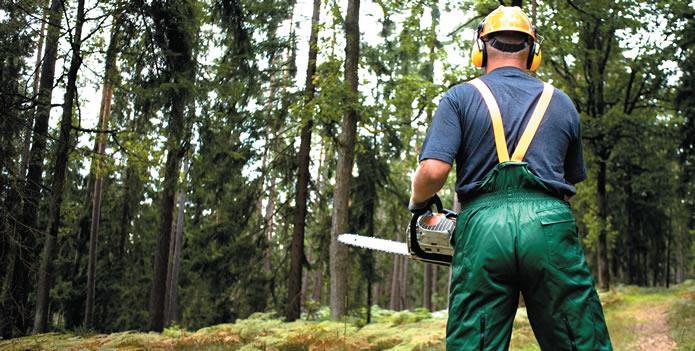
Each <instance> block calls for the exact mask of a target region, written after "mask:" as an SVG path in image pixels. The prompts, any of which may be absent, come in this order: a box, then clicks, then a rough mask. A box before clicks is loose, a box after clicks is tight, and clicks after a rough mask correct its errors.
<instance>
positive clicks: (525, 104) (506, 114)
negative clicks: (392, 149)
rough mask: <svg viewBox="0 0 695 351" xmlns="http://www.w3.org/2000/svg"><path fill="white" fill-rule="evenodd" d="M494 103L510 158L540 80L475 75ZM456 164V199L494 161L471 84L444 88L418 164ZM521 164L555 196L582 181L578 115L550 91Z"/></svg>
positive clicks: (482, 108)
mask: <svg viewBox="0 0 695 351" xmlns="http://www.w3.org/2000/svg"><path fill="white" fill-rule="evenodd" d="M480 79H482V80H483V82H485V84H486V85H487V86H488V87H489V88H490V90H491V91H492V94H493V95H494V96H495V100H497V104H498V105H499V108H500V112H501V114H502V121H503V124H504V132H505V135H506V138H507V149H508V150H509V154H510V155H511V154H512V153H513V152H514V148H515V147H516V144H517V143H518V142H519V139H520V138H521V135H522V133H523V132H524V130H525V129H526V124H527V123H528V120H529V119H530V118H531V114H532V113H533V109H534V108H535V106H536V103H537V101H538V99H539V98H540V95H541V93H542V91H543V82H541V81H540V80H538V79H536V78H534V77H532V76H530V75H528V74H526V73H525V72H524V71H522V70H520V69H518V68H514V67H501V68H497V69H495V70H493V71H492V72H490V73H488V74H486V75H484V76H482V77H480ZM424 159H436V160H440V161H443V162H446V163H449V164H453V162H454V160H455V161H456V192H457V193H458V195H459V199H462V200H463V199H466V198H469V197H471V196H474V195H475V190H476V188H477V187H478V185H480V183H481V182H482V180H483V178H484V177H485V175H487V174H488V172H490V170H492V168H494V167H495V165H497V164H498V163H499V161H498V158H497V151H496V149H495V139H494V135H493V131H492V123H491V121H490V115H489V112H488V109H487V105H485V102H484V101H483V97H482V96H481V95H480V93H479V92H478V90H477V89H476V88H475V87H474V86H473V85H471V84H468V83H462V84H459V85H456V86H454V87H453V88H451V89H449V91H448V92H447V93H446V94H445V95H444V96H443V97H442V99H441V101H440V102H439V107H438V108H437V112H436V114H435V115H434V119H433V120H432V125H431V126H430V128H429V130H428V132H427V137H426V138H425V142H424V144H423V145H422V149H421V151H420V158H419V160H420V161H422V160H424ZM524 161H525V162H528V167H529V169H530V170H531V172H532V173H533V174H535V175H536V176H537V177H539V178H540V179H541V180H542V181H543V183H545V184H546V185H547V186H548V187H549V188H550V189H551V190H552V191H553V192H554V193H555V195H557V196H560V197H562V196H564V195H574V194H575V193H576V192H577V190H576V188H575V187H574V184H576V183H579V182H581V181H582V180H584V179H586V169H585V168H584V159H583V156H582V143H581V133H580V127H579V114H578V113H577V110H576V108H575V107H574V104H573V103H572V100H570V98H569V97H568V96H567V95H566V94H565V93H563V92H562V91H560V90H559V89H555V91H554V93H553V97H552V99H551V100H550V105H549V106H548V110H547V111H546V113H545V116H544V118H543V120H542V121H541V124H540V127H539V128H538V130H537V132H536V135H535V137H534V138H533V141H532V142H531V145H530V146H529V148H528V151H527V152H526V156H525V157H524Z"/></svg>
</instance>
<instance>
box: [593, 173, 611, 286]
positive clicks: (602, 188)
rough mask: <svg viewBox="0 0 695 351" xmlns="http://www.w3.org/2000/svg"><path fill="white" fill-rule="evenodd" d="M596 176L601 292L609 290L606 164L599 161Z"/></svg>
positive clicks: (599, 281)
mask: <svg viewBox="0 0 695 351" xmlns="http://www.w3.org/2000/svg"><path fill="white" fill-rule="evenodd" d="M598 167H599V168H598V176H597V179H596V201H597V203H598V213H599V219H600V220H601V226H600V229H599V235H598V247H597V251H598V252H597V254H598V283H599V287H600V288H601V289H602V290H608V289H609V288H610V273H609V270H610V266H609V260H608V240H607V238H606V225H607V223H608V218H607V217H608V211H607V204H606V172H607V171H606V162H605V161H604V160H599V162H598Z"/></svg>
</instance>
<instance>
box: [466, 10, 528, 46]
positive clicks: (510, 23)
mask: <svg viewBox="0 0 695 351" xmlns="http://www.w3.org/2000/svg"><path fill="white" fill-rule="evenodd" d="M502 31H513V32H521V33H525V34H527V35H529V36H530V37H531V38H533V40H536V31H535V29H534V28H533V24H531V20H530V19H529V18H528V16H526V14H525V13H524V11H521V9H520V8H519V7H517V6H500V7H498V8H496V9H495V10H494V11H492V12H490V14H489V15H487V17H486V18H485V20H484V21H483V26H482V28H481V29H480V37H481V38H484V37H485V36H487V35H488V34H491V33H495V32H502Z"/></svg>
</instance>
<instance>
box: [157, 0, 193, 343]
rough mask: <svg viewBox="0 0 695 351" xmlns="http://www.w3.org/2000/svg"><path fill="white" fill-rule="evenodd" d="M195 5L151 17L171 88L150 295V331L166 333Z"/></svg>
mask: <svg viewBox="0 0 695 351" xmlns="http://www.w3.org/2000/svg"><path fill="white" fill-rule="evenodd" d="M193 7H194V3H192V2H189V1H180V2H178V1H175V2H165V3H162V2H161V1H156V2H154V3H153V4H152V8H151V15H152V18H153V20H154V22H155V27H156V29H157V31H158V32H160V33H162V35H161V36H159V37H158V39H157V44H158V45H159V46H160V48H161V50H162V51H164V52H165V53H166V61H167V75H168V77H167V78H168V81H169V84H171V85H172V86H173V87H174V88H172V89H171V90H170V91H169V92H168V95H169V104H170V105H171V111H170V113H169V120H168V126H167V129H166V135H167V141H166V144H165V145H166V150H167V157H166V163H165V165H164V181H163V184H162V190H161V194H160V208H159V234H158V238H157V246H156V252H155V259H154V277H153V280H152V290H151V292H150V321H149V328H148V329H149V330H153V331H162V330H163V329H164V322H165V319H164V317H165V316H164V310H165V303H166V295H167V292H166V283H167V271H168V267H169V242H170V240H171V224H172V220H173V209H174V197H175V191H176V186H177V184H178V179H179V168H180V165H181V159H182V158H183V156H184V155H185V154H186V152H187V151H188V148H189V144H190V140H189V139H190V129H189V127H188V126H187V123H186V120H187V118H186V107H187V106H189V105H190V104H189V101H190V99H191V97H192V88H191V86H192V85H193V81H194V78H195V62H194V60H193V46H194V42H195V37H196V35H197V27H196V25H197V23H195V22H194V15H193V13H194V11H195V10H194V8H193Z"/></svg>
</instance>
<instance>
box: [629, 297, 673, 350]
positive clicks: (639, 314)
mask: <svg viewBox="0 0 695 351" xmlns="http://www.w3.org/2000/svg"><path fill="white" fill-rule="evenodd" d="M669 305H670V304H657V305H652V306H645V307H644V308H641V309H637V310H636V311H635V312H636V313H635V315H634V317H635V320H636V321H637V324H636V325H635V328H634V332H635V334H636V335H638V337H637V340H636V341H635V342H634V343H633V344H632V345H631V347H630V348H629V349H630V350H637V351H671V350H675V349H676V342H675V341H674V340H673V338H671V333H670V330H669V328H668V323H667V321H666V318H667V314H666V313H667V311H668V308H669Z"/></svg>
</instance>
